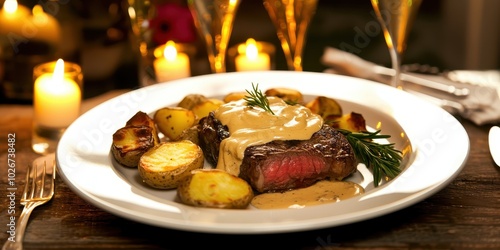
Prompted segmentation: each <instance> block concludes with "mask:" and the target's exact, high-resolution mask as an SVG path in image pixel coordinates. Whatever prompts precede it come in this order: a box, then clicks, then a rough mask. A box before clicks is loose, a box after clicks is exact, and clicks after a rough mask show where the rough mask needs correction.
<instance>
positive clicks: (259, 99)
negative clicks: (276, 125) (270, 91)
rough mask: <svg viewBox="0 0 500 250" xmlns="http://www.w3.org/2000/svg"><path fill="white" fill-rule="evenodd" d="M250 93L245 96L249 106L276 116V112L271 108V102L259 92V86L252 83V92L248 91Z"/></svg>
mask: <svg viewBox="0 0 500 250" xmlns="http://www.w3.org/2000/svg"><path fill="white" fill-rule="evenodd" d="M246 92H247V93H248V95H247V96H245V97H244V98H243V99H244V100H245V101H247V105H248V106H252V107H253V106H257V107H260V108H262V109H264V110H265V111H267V112H269V113H271V114H273V115H274V112H273V111H272V110H271V107H270V106H269V100H267V97H266V96H265V95H264V94H262V91H260V90H259V84H255V85H254V84H253V83H252V91H248V90H246Z"/></svg>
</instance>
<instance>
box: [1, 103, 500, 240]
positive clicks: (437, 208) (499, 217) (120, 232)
mask: <svg viewBox="0 0 500 250" xmlns="http://www.w3.org/2000/svg"><path fill="white" fill-rule="evenodd" d="M0 112H1V113H2V115H1V116H0V152H1V154H0V174H1V175H2V176H1V177H0V180H1V188H0V197H1V202H2V205H1V206H0V207H1V209H0V218H1V222H0V228H1V231H2V233H1V234H0V242H1V243H2V244H3V242H5V240H6V239H7V237H8V236H9V235H8V233H7V231H8V226H7V223H8V222H9V214H8V204H9V200H8V197H7V195H8V191H7V164H6V162H7V149H8V145H7V135H8V134H9V133H15V135H16V144H15V149H16V171H17V172H16V185H17V187H19V188H18V191H17V196H16V197H17V199H19V198H20V196H21V192H22V187H23V185H24V175H25V171H26V166H27V165H28V163H30V162H31V161H33V160H34V159H35V158H37V157H38V155H37V154H35V153H34V152H33V151H32V150H31V144H30V140H31V112H30V111H29V110H26V108H25V107H17V106H9V105H1V106H0ZM461 122H462V124H463V126H464V127H465V129H466V130H467V132H468V134H469V137H470V143H471V148H470V155H469V157H468V159H467V162H466V165H465V167H464V169H463V171H462V172H461V173H460V174H459V175H458V176H457V177H456V178H455V179H454V180H453V181H452V182H451V183H450V184H449V185H448V186H447V187H445V188H444V189H442V190H441V191H439V192H437V193H436V194H434V195H432V196H431V197H429V198H427V199H425V200H423V201H421V202H419V203H417V204H415V205H412V206H410V207H407V208H405V209H402V210H399V211H396V212H393V213H391V214H388V215H385V216H381V217H378V218H374V219H370V220H366V221H362V222H359V223H353V224H348V225H344V226H338V227H333V228H326V229H321V230H313V231H305V232H297V233H283V234H269V235H218V234H205V233H193V232H183V231H177V230H170V229H165V228H158V227H153V226H149V225H145V224H142V223H140V222H135V221H130V220H127V219H123V218H121V217H118V216H116V215H113V214H110V213H108V212H105V211H103V210H101V209H99V208H97V207H95V206H93V205H91V204H89V203H87V202H86V201H85V200H83V199H81V198H80V197H78V196H77V195H76V194H75V193H73V192H72V191H71V190H70V189H69V188H68V186H67V185H66V183H64V182H63V181H62V180H61V179H60V178H57V185H56V193H55V197H54V199H52V201H50V202H49V203H48V204H45V205H43V206H41V207H39V208H37V209H35V211H34V212H33V214H32V215H31V219H30V222H29V224H28V228H27V231H26V236H25V240H24V245H25V248H26V249H52V248H53V249H199V248H206V249H212V248H218V249H241V248H243V249H253V248H256V249H257V248H259V249H269V248H271V247H273V248H275V247H279V249H500V167H497V166H496V165H495V164H494V162H493V160H492V158H491V156H490V153H489V148H488V141H487V139H488V130H489V126H476V125H474V124H472V123H470V122H468V121H461ZM450 150H453V149H450ZM429 174H432V173H429ZM16 205H17V206H16V211H17V216H19V214H20V212H21V209H22V206H20V205H19V200H16Z"/></svg>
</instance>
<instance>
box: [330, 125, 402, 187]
mask: <svg viewBox="0 0 500 250" xmlns="http://www.w3.org/2000/svg"><path fill="white" fill-rule="evenodd" d="M338 130H339V132H341V133H342V134H344V135H345V137H346V138H347V140H348V141H349V144H351V146H352V148H353V149H354V154H355V155H356V158H357V159H358V160H359V161H360V162H362V163H364V164H365V165H366V166H367V167H368V168H372V170H373V179H374V185H375V187H377V186H378V184H379V183H380V181H381V180H382V177H384V176H386V177H389V178H394V177H396V176H397V175H398V174H399V173H401V169H400V168H399V167H400V165H401V160H402V158H403V157H402V155H401V151H399V150H397V149H395V148H394V143H387V144H380V143H377V142H374V141H373V139H386V138H389V137H391V136H390V135H382V134H380V130H377V131H375V132H367V131H363V132H351V131H348V130H343V129H338Z"/></svg>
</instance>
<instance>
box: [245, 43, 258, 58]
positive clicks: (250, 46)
mask: <svg viewBox="0 0 500 250" xmlns="http://www.w3.org/2000/svg"><path fill="white" fill-rule="evenodd" d="M245 54H246V55H247V57H248V58H249V59H251V60H255V59H256V58H257V55H258V54H259V51H258V50H257V42H255V40H254V39H253V38H249V39H248V40H247V42H246V51H245Z"/></svg>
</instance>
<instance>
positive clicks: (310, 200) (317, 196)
mask: <svg viewBox="0 0 500 250" xmlns="http://www.w3.org/2000/svg"><path fill="white" fill-rule="evenodd" d="M364 192H365V190H364V189H363V187H362V186H360V185H358V184H356V183H354V182H348V181H326V180H325V181H319V182H317V183H316V184H314V185H312V186H309V187H306V188H301V189H294V190H290V191H286V192H283V193H264V194H259V195H256V196H255V197H254V198H253V200H252V203H251V204H252V205H253V206H254V207H256V208H259V209H277V208H304V207H308V206H314V205H320V204H325V203H332V202H338V201H341V200H345V199H347V198H351V197H354V196H357V195H360V194H363V193H364Z"/></svg>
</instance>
